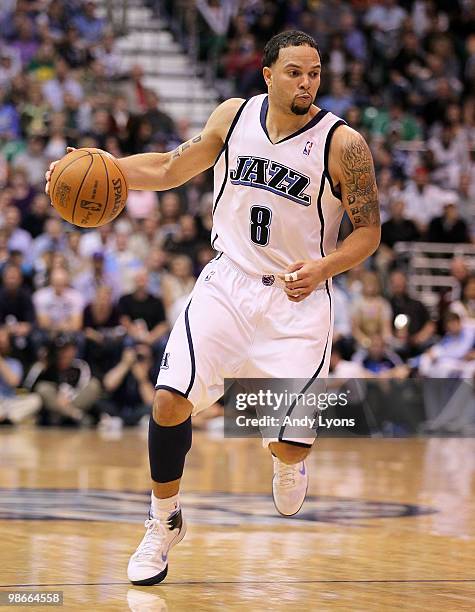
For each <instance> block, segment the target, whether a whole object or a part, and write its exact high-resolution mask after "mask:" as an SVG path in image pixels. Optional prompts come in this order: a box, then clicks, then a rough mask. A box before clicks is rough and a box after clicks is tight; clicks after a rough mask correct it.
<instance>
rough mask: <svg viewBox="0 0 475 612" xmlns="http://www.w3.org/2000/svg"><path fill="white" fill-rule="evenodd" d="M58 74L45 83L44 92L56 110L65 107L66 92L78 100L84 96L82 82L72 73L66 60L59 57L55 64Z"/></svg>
mask: <svg viewBox="0 0 475 612" xmlns="http://www.w3.org/2000/svg"><path fill="white" fill-rule="evenodd" d="M55 70H56V76H55V78H54V79H51V80H49V81H46V83H45V84H44V85H43V94H44V96H45V99H46V100H47V101H48V103H49V104H50V106H51V108H52V109H53V110H54V111H61V110H63V108H64V94H65V93H66V92H68V93H70V94H71V95H72V96H73V97H74V98H76V100H81V99H82V97H83V89H82V87H81V84H80V83H79V82H78V81H77V80H76V79H75V78H74V77H73V76H72V75H71V73H70V71H69V68H68V64H67V63H66V61H65V60H64V59H63V58H61V57H59V58H58V59H57V60H56V64H55Z"/></svg>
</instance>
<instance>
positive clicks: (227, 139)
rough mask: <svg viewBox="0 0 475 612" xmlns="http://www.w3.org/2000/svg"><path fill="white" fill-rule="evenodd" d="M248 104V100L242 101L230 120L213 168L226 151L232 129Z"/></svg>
mask: <svg viewBox="0 0 475 612" xmlns="http://www.w3.org/2000/svg"><path fill="white" fill-rule="evenodd" d="M248 102H249V100H244V102H243V103H242V104H241V106H240V107H239V108H238V110H237V113H236V114H235V115H234V119H233V120H232V123H231V125H230V126H229V130H228V133H227V134H226V138H225V139H224V143H223V146H222V147H221V151H220V152H219V153H218V156H217V157H216V160H215V162H214V164H213V167H214V166H216V164H217V163H218V161H219V158H220V157H221V155H222V154H223V151H224V150H225V149H227V147H228V144H229V140H230V138H231V135H232V133H233V131H234V128H235V127H236V124H237V122H238V121H239V117H240V116H241V113H242V111H243V110H244V107H245V106H246V104H247V103H248Z"/></svg>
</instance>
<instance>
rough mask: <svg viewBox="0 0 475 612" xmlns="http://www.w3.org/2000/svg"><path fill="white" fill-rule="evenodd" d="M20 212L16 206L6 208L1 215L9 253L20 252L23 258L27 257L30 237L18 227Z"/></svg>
mask: <svg viewBox="0 0 475 612" xmlns="http://www.w3.org/2000/svg"><path fill="white" fill-rule="evenodd" d="M20 220H21V216H20V211H19V210H18V208H17V207H16V206H8V207H7V208H6V209H5V210H4V213H3V229H4V230H5V231H6V235H7V237H8V248H9V250H10V251H20V252H21V253H23V255H24V256H25V257H29V255H30V248H31V236H30V234H29V233H28V232H26V231H25V230H24V229H21V227H20Z"/></svg>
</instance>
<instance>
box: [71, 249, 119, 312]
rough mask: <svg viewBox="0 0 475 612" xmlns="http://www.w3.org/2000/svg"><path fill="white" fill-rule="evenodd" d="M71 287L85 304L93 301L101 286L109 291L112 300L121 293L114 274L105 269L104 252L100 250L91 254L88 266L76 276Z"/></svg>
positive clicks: (117, 297) (115, 299)
mask: <svg viewBox="0 0 475 612" xmlns="http://www.w3.org/2000/svg"><path fill="white" fill-rule="evenodd" d="M73 287H74V288H75V289H76V290H77V291H79V293H80V294H81V295H82V297H83V300H84V303H86V304H89V302H92V301H93V299H94V297H95V296H96V292H97V291H98V289H100V288H101V287H107V288H108V289H109V290H110V291H111V294H112V298H113V300H114V302H116V301H117V300H118V299H119V297H120V295H121V286H120V283H119V282H118V280H117V278H116V276H115V274H113V273H111V272H109V271H108V270H106V265H105V258H104V254H103V253H100V252H99V253H94V254H93V256H92V258H91V263H90V266H89V268H88V269H87V270H85V271H84V272H82V273H81V274H79V275H78V276H77V277H76V279H75V280H74V281H73Z"/></svg>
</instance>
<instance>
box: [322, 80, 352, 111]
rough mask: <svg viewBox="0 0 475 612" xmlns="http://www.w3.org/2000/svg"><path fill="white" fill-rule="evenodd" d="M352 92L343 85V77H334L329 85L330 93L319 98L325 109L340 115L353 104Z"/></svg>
mask: <svg viewBox="0 0 475 612" xmlns="http://www.w3.org/2000/svg"><path fill="white" fill-rule="evenodd" d="M353 103H354V102H353V97H352V93H351V92H350V91H349V90H348V88H347V87H346V86H345V83H344V81H343V79H341V78H338V77H334V78H333V79H332V81H331V85H330V93H329V94H328V95H326V96H323V97H322V98H321V99H320V100H319V104H320V105H321V106H322V108H324V109H325V110H329V111H330V112H332V113H334V114H335V115H338V116H339V117H342V116H344V115H345V114H346V112H347V110H348V109H350V108H351V107H352V106H353Z"/></svg>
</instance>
